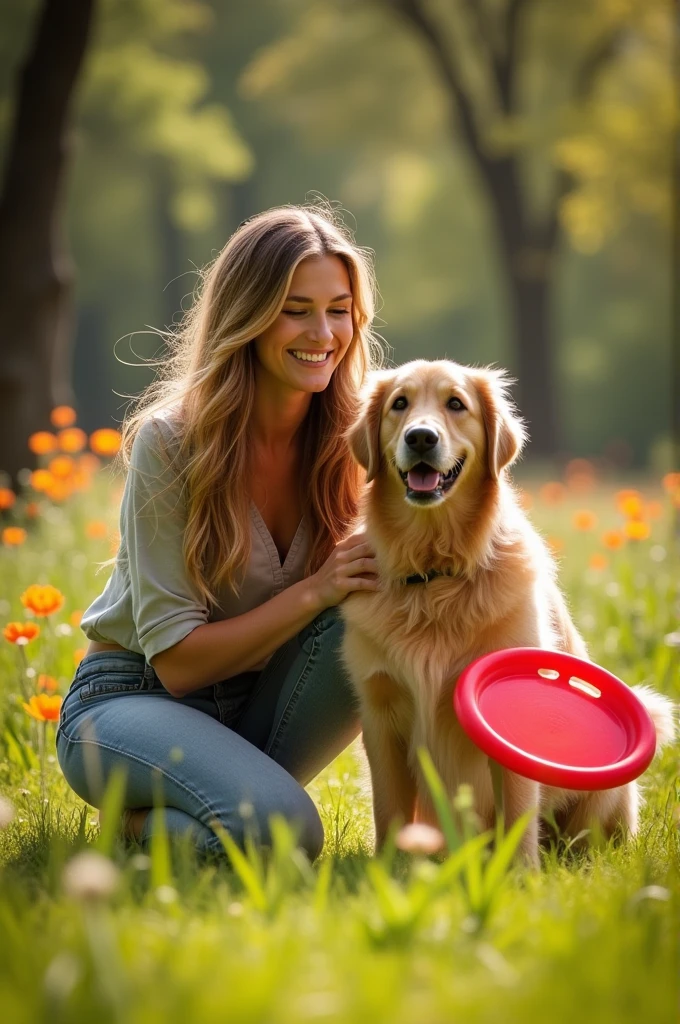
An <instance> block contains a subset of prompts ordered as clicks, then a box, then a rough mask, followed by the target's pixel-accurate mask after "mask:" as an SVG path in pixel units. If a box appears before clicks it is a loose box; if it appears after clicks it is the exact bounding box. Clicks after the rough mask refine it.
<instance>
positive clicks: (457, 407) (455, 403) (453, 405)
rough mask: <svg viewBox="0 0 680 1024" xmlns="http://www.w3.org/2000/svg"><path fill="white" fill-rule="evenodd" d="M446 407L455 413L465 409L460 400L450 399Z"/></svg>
mask: <svg viewBox="0 0 680 1024" xmlns="http://www.w3.org/2000/svg"><path fill="white" fill-rule="evenodd" d="M446 405H447V407H448V408H449V409H453V411H454V412H460V411H461V410H462V409H464V408H465V406H464V405H463V403H462V402H461V400H460V398H449V400H448V402H447V403H446Z"/></svg>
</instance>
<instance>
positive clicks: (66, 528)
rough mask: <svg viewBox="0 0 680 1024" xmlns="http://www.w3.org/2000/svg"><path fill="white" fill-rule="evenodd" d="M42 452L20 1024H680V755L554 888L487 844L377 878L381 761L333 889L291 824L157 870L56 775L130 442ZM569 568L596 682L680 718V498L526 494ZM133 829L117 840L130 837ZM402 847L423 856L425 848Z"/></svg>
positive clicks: (23, 845) (2, 697)
mask: <svg viewBox="0 0 680 1024" xmlns="http://www.w3.org/2000/svg"><path fill="white" fill-rule="evenodd" d="M52 419H53V427H54V430H53V431H51V432H41V433H40V434H39V435H33V437H32V438H31V439H30V441H29V444H30V447H31V448H32V449H33V450H34V451H35V452H36V453H37V454H38V457H39V461H40V468H39V469H38V470H35V471H33V472H30V473H29V472H25V473H24V474H23V477H22V479H21V481H20V487H19V490H18V493H15V491H13V490H12V489H10V488H9V487H8V486H2V485H1V484H2V481H0V532H1V543H0V579H1V580H2V584H1V588H0V629H1V630H2V632H3V636H2V637H0V950H1V954H0V1014H1V1015H2V1018H3V1019H4V1020H6V1021H8V1022H11V1024H23V1022H40V1021H50V1022H52V1024H53V1022H62V1021H63V1022H66V1021H69V1022H70V1021H93V1020H97V1021H98V1022H99V1024H107V1022H109V1021H111V1022H119V1021H123V1020H124V1021H126V1022H137V1021H139V1022H142V1021H143V1022H145V1024H146V1022H150V1021H155V1020H158V1021H160V1020H163V1021H185V1020H190V1021H200V1020H204V1019H211V1020H228V1021H238V1022H241V1021H243V1022H253V1024H254V1022H259V1021H262V1022H265V1021H266V1022H271V1024H293V1022H301V1021H324V1022H326V1021H328V1022H343V1024H363V1022H371V1024H376V1022H381V1021H389V1022H391V1024H407V1022H408V1024H413V1022H424V1024H439V1022H442V1024H443V1022H450V1021H454V1020H460V1021H466V1022H468V1021H469V1022H491V1021H493V1022H503V1024H511V1022H515V1021H516V1022H523V1024H527V1022H532V1021H534V1020H536V1021H538V1020H541V1021H546V1020H547V1021H551V1022H562V1021H565V1022H566V1021H573V1020H575V1019H577V1020H579V1021H597V1022H598V1024H609V1022H611V1024H614V1022H617V1024H621V1022H643V1021H644V1022H648V1021H649V1022H655V1024H657V1022H658V1024H662V1022H666V1021H668V1022H671V1021H675V1020H676V1019H677V1013H678V935H679V925H680V881H679V879H678V864H679V860H678V854H679V847H680V843H679V839H678V826H679V825H680V768H679V761H678V753H679V750H680V744H677V743H676V744H675V745H674V746H671V747H670V748H668V749H666V750H665V751H664V752H663V754H662V755H660V756H659V757H658V758H657V759H656V760H655V761H654V763H653V765H652V767H651V768H650V769H649V771H648V772H647V773H646V774H645V776H644V779H643V783H644V791H645V797H646V802H645V807H644V811H643V814H642V822H641V828H640V832H639V834H638V835H637V836H636V837H635V838H634V839H631V840H630V841H629V842H628V843H627V844H625V845H618V846H617V845H615V844H612V843H610V844H606V843H602V842H599V843H598V844H596V846H595V848H594V849H593V850H592V851H591V852H589V853H583V852H576V851H575V850H574V849H569V848H568V847H567V845H566V844H565V843H564V842H563V841H559V840H556V841H555V842H553V843H552V844H551V845H550V848H549V849H547V850H546V851H545V853H544V855H543V863H542V868H541V870H540V872H536V873H530V872H526V871H524V870H522V869H519V868H517V867H515V866H513V862H512V856H511V855H512V843H513V840H514V839H515V838H516V836H513V834H512V833H510V834H509V836H507V837H506V839H505V840H503V841H502V842H500V843H498V844H497V845H496V847H495V849H494V850H493V852H491V851H490V849H489V848H488V846H487V845H486V844H485V843H484V841H483V839H482V840H480V838H479V837H476V836H475V835H474V834H473V829H472V822H471V821H470V818H469V816H468V815H466V813H465V810H464V808H465V794H460V795H459V805H460V806H461V807H462V808H463V818H464V819H465V820H466V821H467V822H468V824H469V825H470V828H469V829H466V834H465V835H463V836H458V835H453V834H452V832H451V829H450V819H449V817H448V816H449V809H448V808H447V807H444V808H443V811H442V826H443V831H444V832H446V833H447V835H448V848H447V851H446V852H445V853H442V854H439V855H437V856H429V855H427V853H426V852H425V851H424V850H422V849H418V848H417V847H412V848H411V849H410V850H404V849H399V848H397V844H396V841H393V842H390V843H389V844H388V846H387V848H386V849H385V851H384V852H383V854H382V855H381V856H380V857H379V858H375V857H373V854H372V826H371V803H370V788H369V786H368V783H367V775H366V769H365V765H364V762H363V758H362V752H361V748H360V744H359V743H355V744H354V745H353V746H352V747H351V748H350V749H348V750H347V751H345V752H344V753H343V754H342V755H341V756H340V757H339V758H338V759H336V761H334V762H333V764H331V765H330V766H329V767H328V768H327V769H326V770H325V771H324V772H323V773H322V775H320V776H319V777H318V778H317V779H315V780H314V782H313V784H312V785H311V786H310V787H309V790H310V792H311V794H312V796H313V797H314V799H315V801H316V802H317V804H318V806H319V807H320V809H321V813H322V816H323V820H324V825H325V830H326V845H325V848H324V851H323V854H322V856H321V857H320V858H319V860H318V861H317V862H316V863H315V864H314V865H310V864H309V863H308V862H307V860H306V859H305V858H304V856H302V855H301V854H300V852H299V851H298V850H296V848H295V843H294V836H292V835H291V833H290V832H289V830H288V829H287V828H285V827H284V826H283V824H282V823H280V824H279V826H278V827H277V829H276V842H275V847H274V849H273V851H271V853H270V854H269V855H268V856H267V857H266V858H265V857H263V856H262V855H261V853H259V852H258V851H257V849H256V848H253V847H251V848H249V849H248V850H247V851H246V853H245V854H241V853H239V851H238V850H236V849H234V848H233V844H230V843H229V840H228V837H225V839H224V842H225V857H224V860H223V861H222V862H217V861H216V862H213V863H199V862H198V861H197V860H196V858H195V856H194V854H193V851H192V850H191V849H190V848H189V847H188V846H187V845H184V844H177V845H173V846H170V844H169V843H168V841H167V837H165V836H163V835H162V834H161V835H159V837H158V838H157V840H155V842H154V846H153V848H152V849H151V850H149V851H142V850H140V849H136V848H130V847H129V846H127V847H126V846H123V844H122V843H121V841H120V840H119V838H118V837H117V835H116V831H115V827H114V824H115V820H116V811H117V809H118V808H119V805H120V800H119V790H118V789H117V787H116V786H115V785H113V786H112V787H110V790H109V793H108V795H107V799H108V802H109V810H110V812H111V813H110V815H109V816H108V817H107V818H105V821H106V822H107V824H106V827H104V828H102V829H100V828H99V824H98V818H97V814H96V812H95V811H94V809H93V808H90V807H86V806H84V805H83V804H82V802H81V801H80V800H79V799H78V798H77V797H76V796H75V795H74V794H73V793H72V792H70V790H69V789H68V787H67V785H66V783H65V782H64V780H63V778H62V777H61V774H60V771H59V767H58V764H57V763H56V758H55V753H54V732H55V728H56V719H57V717H58V713H59V705H60V702H61V699H62V697H63V695H64V693H65V692H66V690H67V689H68V686H69V684H70V681H71V678H72V676H73V673H74V671H75V666H76V665H77V663H78V661H79V659H80V658H82V656H83V654H84V648H85V646H86V642H87V641H86V639H85V638H84V636H83V634H82V632H81V631H80V629H79V622H80V616H81V614H82V610H83V609H84V608H86V607H87V605H88V604H89V603H90V601H91V600H92V599H93V598H94V597H95V596H96V595H97V594H98V593H99V592H100V590H101V589H102V588H103V586H104V582H105V580H106V578H107V575H108V573H109V572H110V569H102V570H101V571H100V572H99V574H97V563H101V562H104V561H105V560H106V559H108V558H110V557H111V556H112V555H113V554H114V553H115V550H116V547H117V544H118V535H117V529H118V522H117V517H118V505H119V501H120V495H121V488H122V483H123V481H122V479H121V478H120V477H119V476H116V475H114V474H113V473H112V472H111V470H110V465H111V461H112V457H113V456H114V455H115V452H116V449H117V446H118V439H117V435H116V432H115V431H97V432H95V434H93V435H91V436H90V437H87V435H85V434H84V432H83V431H81V430H80V429H79V428H78V427H77V425H76V424H75V417H74V414H73V412H72V411H71V410H68V409H66V408H65V407H61V408H59V409H55V410H54V411H53V414H52ZM517 480H518V481H519V486H521V488H522V496H523V501H524V503H525V506H526V508H527V510H528V512H529V514H530V515H531V516H532V518H533V520H534V522H535V524H536V525H537V527H538V528H539V529H540V530H541V531H542V532H543V533H544V535H545V536H546V537H548V538H549V540H550V543H551V544H552V546H553V548H554V550H555V552H556V554H557V555H558V558H559V561H560V565H561V570H560V577H561V581H562V584H563V587H564V589H565V590H566V592H567V595H568V598H569V602H570V606H571V609H572V612H573V614H574V618H575V621H576V623H577V625H578V627H579V629H580V630H581V632H582V633H583V635H584V637H585V639H586V641H587V643H588V645H589V650H590V653H591V657H592V658H593V660H595V661H596V662H598V663H599V664H601V665H603V666H604V667H605V668H607V669H609V670H610V671H612V672H614V673H615V674H616V675H618V676H620V677H621V678H622V679H624V680H625V681H626V682H628V683H629V684H634V683H640V682H648V683H651V684H652V685H653V686H655V687H656V688H657V689H658V690H660V691H661V692H663V693H666V694H668V695H670V696H671V697H673V698H676V699H680V673H679V668H680V626H679V625H678V620H679V618H680V573H679V572H678V568H679V561H680V559H679V558H678V548H677V544H678V541H677V535H676V539H675V540H674V530H675V528H676V519H677V516H678V514H679V511H678V510H679V508H680V474H672V473H669V474H666V476H664V477H663V479H656V478H649V477H644V478H636V479H633V480H630V479H629V480H621V479H616V478H613V477H611V476H610V475H609V474H608V473H607V472H606V471H605V470H603V469H602V467H599V466H596V465H594V464H593V463H591V462H587V461H585V460H573V461H572V462H571V463H569V464H568V465H567V467H566V469H565V471H564V473H563V475H562V476H561V477H560V478H559V479H552V480H545V479H537V478H536V477H534V476H531V475H530V474H528V473H521V472H520V473H518V474H517ZM111 823H114V824H111ZM401 845H406V844H404V843H402V844H401Z"/></svg>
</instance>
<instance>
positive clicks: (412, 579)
mask: <svg viewBox="0 0 680 1024" xmlns="http://www.w3.org/2000/svg"><path fill="white" fill-rule="evenodd" d="M436 576H451V577H455V576H460V573H459V572H441V571H440V570H439V569H429V570H428V571H427V572H426V573H420V572H414V573H413V574H412V575H411V576H402V577H400V579H399V582H400V583H405V584H407V585H408V584H410V583H429V582H430V580H433V579H434V578H435V577H436Z"/></svg>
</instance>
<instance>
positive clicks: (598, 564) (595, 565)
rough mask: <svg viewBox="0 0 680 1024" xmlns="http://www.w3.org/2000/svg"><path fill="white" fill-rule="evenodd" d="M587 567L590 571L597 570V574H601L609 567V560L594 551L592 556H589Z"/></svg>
mask: <svg viewBox="0 0 680 1024" xmlns="http://www.w3.org/2000/svg"><path fill="white" fill-rule="evenodd" d="M588 565H589V566H590V568H591V569H595V570H597V572H601V571H602V570H603V569H606V568H607V566H608V565H609V559H608V558H607V556H606V555H603V554H601V553H600V552H599V551H596V552H595V553H594V554H592V555H591V556H590V559H589V560H588Z"/></svg>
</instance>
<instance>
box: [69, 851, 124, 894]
mask: <svg viewBox="0 0 680 1024" xmlns="http://www.w3.org/2000/svg"><path fill="white" fill-rule="evenodd" d="M119 880H120V871H119V870H118V868H117V867H116V865H115V864H114V863H113V862H112V861H110V860H109V858H108V857H104V856H103V855H102V854H101V853H95V852H94V851H87V852H86V853H78V854H76V856H75V857H72V858H71V860H70V861H69V862H68V864H67V865H66V867H65V868H64V871H63V874H62V877H61V881H62V885H63V887H64V892H65V893H66V894H67V896H70V897H71V898H72V899H75V900H82V901H83V902H85V903H95V902H97V901H99V900H105V899H108V897H109V896H111V895H112V894H113V893H114V892H115V891H116V889H117V888H118V882H119Z"/></svg>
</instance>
